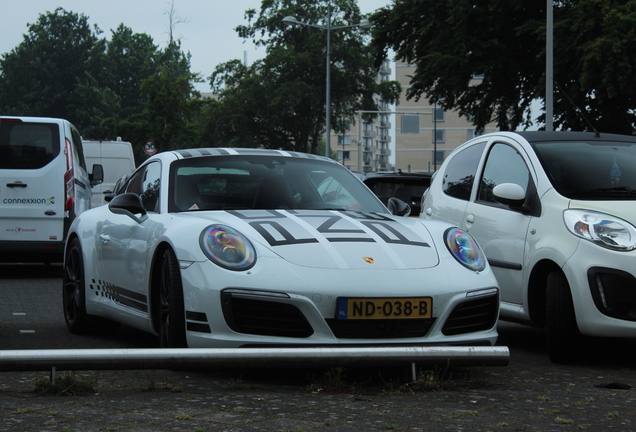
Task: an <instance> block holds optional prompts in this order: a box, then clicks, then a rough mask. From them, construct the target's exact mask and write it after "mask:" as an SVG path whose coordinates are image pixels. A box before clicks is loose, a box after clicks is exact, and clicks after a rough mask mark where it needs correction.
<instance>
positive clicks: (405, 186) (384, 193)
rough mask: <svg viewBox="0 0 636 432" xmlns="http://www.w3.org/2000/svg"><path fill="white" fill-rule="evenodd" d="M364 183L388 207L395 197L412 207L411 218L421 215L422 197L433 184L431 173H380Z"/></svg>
mask: <svg viewBox="0 0 636 432" xmlns="http://www.w3.org/2000/svg"><path fill="white" fill-rule="evenodd" d="M362 181H363V182H364V184H366V185H367V186H368V187H369V189H371V191H373V193H374V194H376V195H377V197H378V198H380V200H381V201H382V202H383V203H384V205H387V203H388V201H389V198H391V197H395V198H398V199H400V200H402V201H404V202H405V203H407V204H408V205H409V206H410V207H411V216H415V217H418V216H419V215H420V208H421V200H422V195H423V194H424V192H425V191H426V189H428V186H429V184H430V183H431V173H412V172H409V173H404V172H402V171H400V170H398V171H397V172H379V173H369V174H367V175H366V176H365V177H364V178H363V179H362Z"/></svg>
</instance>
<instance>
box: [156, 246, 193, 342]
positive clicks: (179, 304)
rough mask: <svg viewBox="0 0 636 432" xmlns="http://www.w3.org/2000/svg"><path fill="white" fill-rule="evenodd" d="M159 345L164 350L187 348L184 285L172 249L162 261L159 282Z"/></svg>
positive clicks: (165, 254) (167, 251)
mask: <svg viewBox="0 0 636 432" xmlns="http://www.w3.org/2000/svg"><path fill="white" fill-rule="evenodd" d="M159 319H160V322H159V343H160V345H161V347H162V348H187V346H188V343H187V340H186V324H185V307H184V303H183V285H182V284H181V273H180V272H179V262H178V261H177V257H176V256H175V254H174V252H173V251H172V249H166V251H165V252H164V253H163V256H162V260H161V277H160V280H159Z"/></svg>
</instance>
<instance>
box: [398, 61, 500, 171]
mask: <svg viewBox="0 0 636 432" xmlns="http://www.w3.org/2000/svg"><path fill="white" fill-rule="evenodd" d="M413 75H415V66H412V65H409V64H406V63H403V62H397V63H396V64H395V79H396V81H398V82H399V83H400V84H401V85H402V95H401V97H400V101H399V104H398V105H397V107H396V109H395V111H396V115H395V119H396V120H395V123H396V126H395V169H396V170H398V169H400V170H402V171H403V172H408V171H427V172H432V171H435V170H436V168H439V167H440V165H441V164H442V162H444V159H445V158H446V156H448V155H449V154H450V152H451V151H452V150H454V149H455V148H457V147H458V146H459V145H460V144H462V143H464V142H466V141H467V140H469V139H471V138H473V137H474V136H475V126H474V125H473V124H472V122H471V121H469V119H467V118H466V117H461V116H460V115H459V113H458V112H457V111H445V110H444V109H442V108H440V107H439V106H437V105H431V104H430V103H429V101H428V98H427V97H426V96H425V95H424V96H422V97H421V98H420V100H419V101H418V102H415V101H414V100H407V99H406V96H405V94H406V90H407V89H408V88H409V83H410V80H411V78H410V76H413ZM475 80H476V81H477V80H479V77H475ZM496 130H497V128H496V127H495V125H494V124H489V125H487V126H486V130H485V132H486V133H487V132H494V131H496Z"/></svg>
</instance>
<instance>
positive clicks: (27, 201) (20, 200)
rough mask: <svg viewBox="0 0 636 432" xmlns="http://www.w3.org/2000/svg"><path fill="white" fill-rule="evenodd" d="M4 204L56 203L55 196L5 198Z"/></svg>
mask: <svg viewBox="0 0 636 432" xmlns="http://www.w3.org/2000/svg"><path fill="white" fill-rule="evenodd" d="M2 204H46V205H52V204H55V197H51V198H3V199H2Z"/></svg>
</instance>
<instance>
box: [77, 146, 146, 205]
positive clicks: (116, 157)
mask: <svg viewBox="0 0 636 432" xmlns="http://www.w3.org/2000/svg"><path fill="white" fill-rule="evenodd" d="M82 145H83V146H84V156H85V157H86V163H87V164H88V166H92V165H93V164H100V165H102V167H104V182H103V183H102V184H100V185H97V186H95V187H94V188H93V198H92V202H91V207H98V206H101V205H104V204H106V201H105V198H106V195H108V194H110V193H112V192H113V190H114V188H115V183H117V180H119V179H120V178H122V177H123V176H125V175H130V174H132V172H133V171H134V170H135V156H134V155H133V150H132V145H131V144H130V143H129V142H126V141H122V140H121V138H120V137H117V141H92V140H84V141H82Z"/></svg>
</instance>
